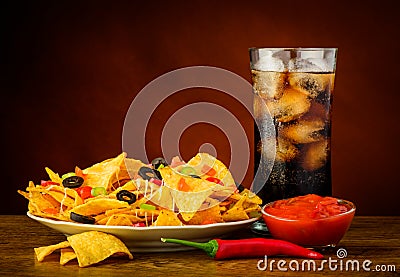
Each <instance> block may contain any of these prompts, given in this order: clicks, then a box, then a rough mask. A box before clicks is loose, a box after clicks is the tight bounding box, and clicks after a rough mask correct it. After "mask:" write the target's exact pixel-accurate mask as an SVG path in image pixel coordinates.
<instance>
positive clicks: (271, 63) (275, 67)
mask: <svg viewBox="0 0 400 277" xmlns="http://www.w3.org/2000/svg"><path fill="white" fill-rule="evenodd" d="M273 54H274V51H272V50H267V49H265V51H260V52H259V57H258V61H257V62H256V63H254V64H253V65H252V69H255V70H261V71H275V72H284V71H285V64H284V63H283V61H282V60H281V59H279V58H276V57H273V56H272V55H273Z"/></svg>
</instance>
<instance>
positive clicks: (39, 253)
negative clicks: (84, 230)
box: [34, 241, 70, 262]
mask: <svg viewBox="0 0 400 277" xmlns="http://www.w3.org/2000/svg"><path fill="white" fill-rule="evenodd" d="M68 246H70V244H69V242H68V241H63V242H60V243H57V244H53V245H49V246H42V247H37V248H35V249H34V250H35V254H36V258H37V260H38V261H39V262H41V261H43V260H44V258H45V257H47V256H48V255H50V254H51V253H53V252H54V251H55V250H57V249H61V248H66V247H68Z"/></svg>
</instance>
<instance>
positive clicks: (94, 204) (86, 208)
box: [70, 198, 129, 215]
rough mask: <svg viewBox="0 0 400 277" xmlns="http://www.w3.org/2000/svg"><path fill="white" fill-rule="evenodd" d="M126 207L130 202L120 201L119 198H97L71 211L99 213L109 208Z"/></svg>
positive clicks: (88, 213)
mask: <svg viewBox="0 0 400 277" xmlns="http://www.w3.org/2000/svg"><path fill="white" fill-rule="evenodd" d="M125 207H129V204H128V203H127V202H125V201H119V200H117V199H109V198H97V199H93V200H90V201H88V202H86V203H85V204H82V205H79V206H77V207H75V208H73V209H72V210H70V212H74V213H77V214H81V215H98V214H101V213H104V212H105V211H107V210H111V209H119V208H125Z"/></svg>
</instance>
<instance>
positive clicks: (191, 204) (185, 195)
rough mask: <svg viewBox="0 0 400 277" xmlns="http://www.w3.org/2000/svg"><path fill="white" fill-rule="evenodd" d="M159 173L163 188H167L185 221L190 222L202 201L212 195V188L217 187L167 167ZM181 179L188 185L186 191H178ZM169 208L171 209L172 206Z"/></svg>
mask: <svg viewBox="0 0 400 277" xmlns="http://www.w3.org/2000/svg"><path fill="white" fill-rule="evenodd" d="M159 171H160V173H161V176H162V177H163V181H164V184H165V187H166V188H169V190H170V194H171V196H172V198H173V202H175V204H176V206H177V207H178V209H179V212H181V213H182V215H183V216H184V220H185V221H189V220H190V218H191V217H192V216H193V215H194V213H195V212H196V211H198V210H199V209H200V207H201V206H202V204H203V202H204V200H206V199H207V197H208V196H209V195H210V194H212V193H213V188H214V187H216V186H218V185H217V184H215V183H212V182H209V181H206V180H203V179H198V178H192V177H190V176H186V175H182V174H180V173H178V172H177V171H176V170H174V169H172V168H170V167H169V166H167V167H164V168H162V169H159ZM181 179H184V182H185V183H186V184H187V185H188V190H187V191H181V190H179V182H180V180H181ZM171 207H173V205H172V204H171Z"/></svg>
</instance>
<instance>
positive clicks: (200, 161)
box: [187, 153, 236, 188]
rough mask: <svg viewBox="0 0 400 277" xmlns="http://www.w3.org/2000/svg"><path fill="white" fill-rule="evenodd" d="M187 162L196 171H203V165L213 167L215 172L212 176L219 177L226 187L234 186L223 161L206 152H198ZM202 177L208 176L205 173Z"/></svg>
mask: <svg viewBox="0 0 400 277" xmlns="http://www.w3.org/2000/svg"><path fill="white" fill-rule="evenodd" d="M187 164H188V165H190V166H191V167H193V168H195V169H196V171H197V172H203V173H205V172H204V170H203V168H204V166H208V167H209V168H212V169H214V170H215V172H216V174H215V175H213V177H215V178H218V179H220V180H221V181H222V182H223V183H224V185H225V186H226V187H235V188H236V185H235V181H234V179H233V177H232V174H231V173H230V171H229V170H228V168H227V167H226V166H225V165H224V163H223V162H221V161H220V160H218V159H216V158H215V157H214V156H212V155H210V154H208V153H198V154H197V155H196V156H194V157H193V158H192V159H190V161H189V162H188V163H187ZM201 177H203V176H201ZM204 177H208V176H207V173H206V176H204Z"/></svg>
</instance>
